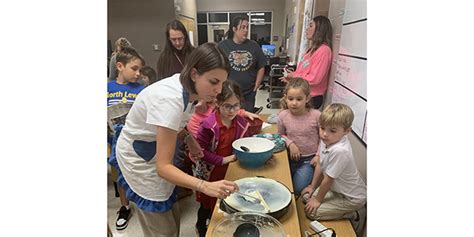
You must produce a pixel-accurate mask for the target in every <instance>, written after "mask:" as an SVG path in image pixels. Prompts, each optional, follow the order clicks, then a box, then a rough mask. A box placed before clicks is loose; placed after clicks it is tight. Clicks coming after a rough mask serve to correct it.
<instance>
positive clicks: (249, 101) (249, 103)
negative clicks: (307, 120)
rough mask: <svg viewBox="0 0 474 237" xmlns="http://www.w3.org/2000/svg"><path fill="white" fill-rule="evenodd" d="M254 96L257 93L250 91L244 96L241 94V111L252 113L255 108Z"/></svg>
mask: <svg viewBox="0 0 474 237" xmlns="http://www.w3.org/2000/svg"><path fill="white" fill-rule="evenodd" d="M256 95H257V92H255V91H251V92H248V93H246V94H243V97H244V103H243V109H245V111H248V112H250V113H253V109H254V108H255V96H256Z"/></svg>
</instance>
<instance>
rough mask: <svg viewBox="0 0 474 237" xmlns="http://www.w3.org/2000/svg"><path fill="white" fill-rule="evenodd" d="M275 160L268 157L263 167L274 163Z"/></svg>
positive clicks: (273, 157)
mask: <svg viewBox="0 0 474 237" xmlns="http://www.w3.org/2000/svg"><path fill="white" fill-rule="evenodd" d="M275 161H276V159H275V156H274V155H272V157H270V159H268V160H267V161H266V162H265V165H271V164H273V163H275Z"/></svg>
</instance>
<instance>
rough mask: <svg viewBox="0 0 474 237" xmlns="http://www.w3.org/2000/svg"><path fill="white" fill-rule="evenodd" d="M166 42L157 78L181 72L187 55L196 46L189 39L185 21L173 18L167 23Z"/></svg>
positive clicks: (157, 68)
mask: <svg viewBox="0 0 474 237" xmlns="http://www.w3.org/2000/svg"><path fill="white" fill-rule="evenodd" d="M165 34H166V43H165V47H164V49H163V52H162V53H161V54H160V57H159V58H158V63H157V65H156V76H157V77H156V79H157V80H158V81H159V80H161V79H163V78H167V77H170V76H172V75H173V74H175V73H180V72H181V70H183V67H184V62H185V60H186V57H187V56H189V54H191V51H193V49H194V47H193V46H192V45H191V42H190V41H189V36H188V32H187V31H186V28H185V27H184V25H183V23H181V22H180V21H178V20H173V21H171V22H169V23H168V24H167V25H166V32H165Z"/></svg>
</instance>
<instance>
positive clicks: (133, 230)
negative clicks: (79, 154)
mask: <svg viewBox="0 0 474 237" xmlns="http://www.w3.org/2000/svg"><path fill="white" fill-rule="evenodd" d="M267 98H268V91H267V90H258V92H257V100H256V103H255V104H256V106H257V107H258V106H263V110H262V112H261V114H274V113H277V112H278V111H279V109H268V108H267V107H266V104H267ZM130 204H131V205H132V217H131V218H130V220H129V223H128V226H127V228H126V229H125V230H121V231H117V230H116V229H115V221H116V219H117V211H118V210H119V209H120V206H121V204H120V199H119V198H118V197H115V191H114V186H113V183H112V180H111V174H110V168H109V169H108V176H107V223H108V225H109V227H110V229H111V230H112V234H113V236H115V237H142V236H143V233H142V230H141V228H140V223H138V218H137V216H136V213H135V212H134V208H136V207H135V206H134V203H132V202H131V203H130ZM179 204H180V207H181V210H182V211H181V229H180V236H183V237H184V236H186V237H189V236H198V235H197V234H196V231H195V228H194V224H195V223H196V218H197V216H196V215H197V210H198V208H199V204H198V203H197V202H196V199H195V196H194V194H193V195H191V196H188V197H185V198H183V199H181V200H180V201H179Z"/></svg>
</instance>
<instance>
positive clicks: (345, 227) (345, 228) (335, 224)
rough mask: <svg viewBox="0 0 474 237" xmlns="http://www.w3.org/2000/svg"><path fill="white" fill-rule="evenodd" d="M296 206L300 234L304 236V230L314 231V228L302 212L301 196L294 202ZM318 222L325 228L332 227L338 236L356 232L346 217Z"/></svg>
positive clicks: (353, 235)
mask: <svg viewBox="0 0 474 237" xmlns="http://www.w3.org/2000/svg"><path fill="white" fill-rule="evenodd" d="M296 207H297V210H298V218H299V221H300V231H301V236H305V234H304V232H305V231H309V232H310V233H314V230H313V229H312V228H311V225H310V224H309V223H311V220H310V219H308V218H307V217H306V214H305V212H304V204H303V199H302V198H299V199H298V201H297V202H296ZM319 222H321V224H323V225H324V226H326V227H327V228H332V229H334V230H335V231H336V234H337V236H338V237H356V233H355V232H354V229H353V228H352V225H351V222H350V221H349V220H348V219H343V220H333V221H319Z"/></svg>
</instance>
